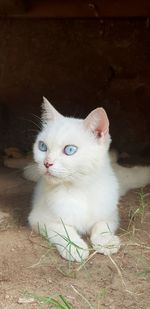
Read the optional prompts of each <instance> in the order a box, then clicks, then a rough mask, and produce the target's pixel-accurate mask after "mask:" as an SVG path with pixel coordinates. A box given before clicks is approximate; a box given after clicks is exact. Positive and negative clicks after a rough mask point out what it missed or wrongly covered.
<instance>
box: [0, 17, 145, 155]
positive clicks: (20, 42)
mask: <svg viewBox="0 0 150 309" xmlns="http://www.w3.org/2000/svg"><path fill="white" fill-rule="evenodd" d="M42 95H44V96H46V97H47V98H48V99H49V100H50V101H51V102H52V103H53V104H54V105H55V106H56V108H58V109H59V110H60V112H64V113H65V114H67V115H76V116H85V115H86V114H87V113H88V112H89V111H90V110H91V109H93V108H95V107H97V106H103V107H104V108H105V109H106V111H107V113H108V115H109V118H110V123H111V126H110V130H111V134H112V138H113V143H114V146H115V147H117V149H118V150H119V151H120V152H122V151H125V152H129V153H132V154H133V155H135V154H137V153H138V154H145V155H146V154H149V153H150V141H149V133H150V121H149V118H150V29H149V25H148V23H146V20H139V21H137V20H105V21H103V20H77V19H68V20H67V19H61V20H59V19H1V20H0V141H1V143H0V150H1V151H2V150H3V149H4V147H9V146H19V147H20V148H22V149H24V150H27V149H30V148H31V144H32V141H33V139H34V136H35V133H36V131H35V130H36V129H37V128H36V126H35V125H34V124H33V123H32V122H31V121H34V122H36V123H37V122H38V121H37V119H36V118H35V117H34V116H33V114H36V115H39V113H40V104H41V100H42Z"/></svg>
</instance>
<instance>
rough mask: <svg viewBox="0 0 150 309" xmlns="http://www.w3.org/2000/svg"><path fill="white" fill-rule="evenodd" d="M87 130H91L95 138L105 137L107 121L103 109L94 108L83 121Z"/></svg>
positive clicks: (107, 127)
mask: <svg viewBox="0 0 150 309" xmlns="http://www.w3.org/2000/svg"><path fill="white" fill-rule="evenodd" d="M84 124H85V126H86V127H87V128H89V129H91V130H92V132H94V133H95V135H96V136H97V137H101V136H104V135H106V134H107V133H108V132H109V120H108V117H107V114H106V112H105V110H104V109H103V108H100V107H99V108H96V109H95V110H93V111H92V112H91V113H90V114H89V115H88V116H87V117H86V119H85V120H84Z"/></svg>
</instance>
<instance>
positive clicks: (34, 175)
mask: <svg viewBox="0 0 150 309" xmlns="http://www.w3.org/2000/svg"><path fill="white" fill-rule="evenodd" d="M23 176H24V178H26V179H28V180H31V181H34V182H37V181H38V180H39V178H40V173H39V170H38V166H37V164H36V163H34V162H32V163H30V164H28V165H27V166H26V167H25V168H24V170H23Z"/></svg>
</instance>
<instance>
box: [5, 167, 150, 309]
mask: <svg viewBox="0 0 150 309" xmlns="http://www.w3.org/2000/svg"><path fill="white" fill-rule="evenodd" d="M32 190H33V184H32V183H30V182H28V181H26V180H24V179H23V178H22V176H21V173H20V172H18V171H17V170H12V169H7V168H1V169H0V308H3V309H5V308H11V309H18V308H21V309H22V308H29V309H30V308H55V307H54V306H53V307H51V305H46V304H45V303H43V304H42V303H41V301H40V300H37V297H39V296H44V297H45V298H44V299H43V302H44V300H45V301H46V297H47V296H52V297H53V298H55V299H59V296H58V295H59V294H61V295H63V296H64V297H65V298H66V299H67V300H68V301H69V302H70V303H71V304H72V307H70V308H75V309H88V308H94V309H104V308H110V309H120V308H123V309H125V308H130V309H140V308H142V309H149V308H150V295H149V288H150V277H149V274H150V259H149V252H150V251H149V250H150V243H149V240H150V239H149V235H150V234H149V232H150V226H149V222H150V211H149V206H150V195H149V192H150V187H147V188H145V189H144V195H143V194H142V195H141V197H140V195H139V193H140V192H141V191H140V190H135V191H132V192H130V193H128V194H127V195H126V197H124V198H123V199H122V201H121V202H120V215H121V225H120V230H119V231H118V233H119V234H120V235H121V236H120V237H121V239H122V248H121V250H120V251H119V253H118V254H116V255H113V256H111V257H106V256H103V255H100V254H92V256H91V258H90V259H89V261H87V262H86V263H85V265H82V264H77V263H68V262H67V261H65V260H63V259H62V258H61V257H60V256H59V255H58V253H57V252H56V250H55V249H54V248H51V247H50V246H49V244H48V243H47V241H46V240H45V239H43V238H42V237H40V236H38V235H35V234H33V233H32V232H31V231H30V229H29V227H28V225H27V215H28V212H29V209H30V204H31V203H30V201H31V194H32ZM63 308H67V306H66V307H63Z"/></svg>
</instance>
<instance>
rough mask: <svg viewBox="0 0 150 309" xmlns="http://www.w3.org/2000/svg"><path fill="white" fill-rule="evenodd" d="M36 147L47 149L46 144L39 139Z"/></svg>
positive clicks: (42, 149)
mask: <svg viewBox="0 0 150 309" xmlns="http://www.w3.org/2000/svg"><path fill="white" fill-rule="evenodd" d="M38 147H39V149H40V150H41V151H47V146H46V144H45V143H44V142H42V141H39V143H38Z"/></svg>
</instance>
